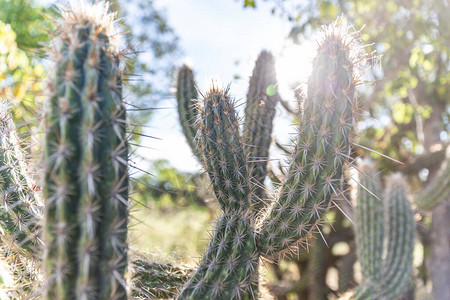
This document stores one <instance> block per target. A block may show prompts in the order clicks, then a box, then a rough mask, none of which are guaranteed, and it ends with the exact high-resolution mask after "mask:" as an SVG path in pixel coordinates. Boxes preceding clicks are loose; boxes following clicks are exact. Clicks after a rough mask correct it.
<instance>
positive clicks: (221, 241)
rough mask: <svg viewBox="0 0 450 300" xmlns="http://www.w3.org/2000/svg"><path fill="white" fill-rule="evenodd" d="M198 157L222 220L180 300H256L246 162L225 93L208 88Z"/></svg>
mask: <svg viewBox="0 0 450 300" xmlns="http://www.w3.org/2000/svg"><path fill="white" fill-rule="evenodd" d="M198 122H199V124H198V126H199V134H198V136H199V141H198V144H199V146H200V147H201V153H202V154H203V156H204V157H203V159H204V161H205V167H206V171H207V172H208V174H209V176H210V179H211V182H212V186H213V190H214V192H215V195H216V197H217V199H218V201H219V204H220V207H221V209H222V211H223V212H224V214H223V215H222V216H221V217H220V218H219V220H218V222H217V224H216V229H215V231H214V235H213V237H212V239H211V241H210V243H209V246H208V250H207V252H206V254H205V256H204V258H203V259H202V261H201V262H200V266H199V268H198V269H197V271H196V272H195V274H194V275H193V277H192V278H191V279H190V280H189V282H188V283H187V285H186V286H185V287H184V289H183V291H182V292H181V294H180V295H179V299H242V298H243V297H251V298H256V297H257V284H256V282H257V274H258V273H257V270H258V261H259V253H258V251H257V249H256V243H255V236H254V233H253V229H252V226H253V224H252V220H251V219H250V218H249V217H250V215H249V213H248V212H249V209H250V207H251V200H250V196H251V185H250V178H249V172H248V164H247V161H246V160H247V158H246V156H245V155H244V151H243V147H244V146H243V143H242V140H241V138H240V136H239V124H238V120H237V117H236V113H235V111H234V106H233V101H232V100H231V99H230V97H229V96H228V94H227V90H225V91H221V90H218V89H217V88H214V87H213V88H212V89H211V91H210V92H209V93H207V94H206V96H205V97H204V107H203V109H202V111H201V113H200V116H199V119H198Z"/></svg>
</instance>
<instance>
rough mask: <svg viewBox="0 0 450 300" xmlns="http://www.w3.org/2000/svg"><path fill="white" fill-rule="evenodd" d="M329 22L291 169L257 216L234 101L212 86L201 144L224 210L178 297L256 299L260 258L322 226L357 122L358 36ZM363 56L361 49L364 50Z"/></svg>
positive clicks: (204, 111) (205, 103)
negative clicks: (275, 196)
mask: <svg viewBox="0 0 450 300" xmlns="http://www.w3.org/2000/svg"><path fill="white" fill-rule="evenodd" d="M342 29H343V28H340V29H338V28H336V27H335V25H333V26H330V27H327V28H325V33H324V38H323V40H322V41H321V42H320V44H319V48H318V55H317V57H316V59H315V63H314V71H313V73H312V75H311V77H310V80H309V90H308V99H307V102H306V103H305V110H304V112H303V116H302V121H301V123H300V125H299V130H298V131H299V132H298V134H297V137H296V147H295V151H293V156H292V158H291V160H290V166H289V171H288V176H287V178H286V179H285V182H284V183H283V185H282V188H281V191H280V193H279V197H278V199H277V200H276V202H275V203H274V205H273V206H272V207H271V208H270V211H269V212H268V213H267V214H266V216H263V217H262V218H263V219H262V220H261V221H257V218H256V216H255V214H254V209H255V207H256V205H258V202H257V201H255V197H256V195H255V190H254V189H255V187H254V185H255V184H260V183H255V182H254V181H252V179H253V178H252V177H251V175H250V167H249V162H248V159H247V157H248V156H249V155H248V153H247V152H246V150H247V149H245V146H244V143H243V141H242V138H241V136H240V134H239V124H238V121H237V117H236V112H235V110H234V107H233V101H232V100H230V98H229V96H228V91H227V90H226V91H222V90H218V89H217V88H216V87H213V88H212V89H211V90H210V92H208V93H207V94H206V95H205V96H204V97H203V107H199V111H200V113H199V116H198V120H197V122H198V124H197V127H198V128H199V131H198V134H197V136H198V144H199V147H200V151H199V152H200V153H202V155H203V156H204V161H205V168H206V171H207V173H208V174H209V177H210V179H211V183H212V188H213V190H214V192H215V195H216V197H217V199H218V201H219V204H220V206H221V209H222V211H223V215H222V216H221V217H220V218H219V220H218V222H217V224H216V228H215V232H214V235H213V237H212V239H211V241H210V243H209V246H208V250H207V252H206V254H205V256H204V257H203V259H202V261H201V262H200V266H199V268H198V269H197V271H196V273H195V274H194V275H193V277H192V278H191V280H190V281H189V282H188V283H187V285H186V286H185V288H184V290H183V291H182V293H181V294H180V296H179V299H247V298H249V299H256V298H257V297H258V289H257V288H258V287H257V278H258V268H257V266H258V262H259V257H260V256H261V255H263V256H274V255H277V254H279V253H282V252H284V251H286V250H288V249H290V248H292V247H294V246H295V245H297V244H298V243H299V242H301V241H303V240H305V239H306V237H307V235H308V234H309V233H310V232H311V231H312V230H313V229H314V228H315V226H317V224H318V223H319V222H320V220H321V218H322V216H323V214H324V213H325V211H326V210H327V208H328V206H329V203H330V201H331V200H332V198H333V197H334V196H336V195H337V194H338V193H339V184H340V179H341V176H342V172H343V169H344V167H345V164H346V163H347V161H348V157H349V153H350V144H351V138H352V135H353V130H354V124H355V109H357V103H356V102H355V99H354V93H355V85H356V81H355V79H354V74H353V72H354V67H355V63H354V62H355V59H356V60H358V61H360V60H363V59H364V55H363V54H360V56H357V57H354V56H353V55H354V54H355V53H354V52H353V50H352V45H351V44H352V43H353V42H354V41H355V40H356V39H355V38H354V37H353V36H352V37H350V36H349V35H344V36H342V35H341V32H342ZM361 55H363V56H361Z"/></svg>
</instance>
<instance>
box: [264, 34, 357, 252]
mask: <svg viewBox="0 0 450 300" xmlns="http://www.w3.org/2000/svg"><path fill="white" fill-rule="evenodd" d="M339 31H340V30H339V29H337V28H336V27H334V26H330V27H328V28H326V29H325V33H324V38H323V40H322V41H321V42H320V44H319V47H318V54H317V57H316V58H315V60H314V62H313V72H312V74H311V76H310V78H309V82H308V97H307V99H306V101H305V103H304V112H303V115H302V119H301V122H300V124H299V133H298V136H297V139H296V145H295V149H294V151H293V152H292V155H291V159H290V165H289V168H288V171H287V175H286V179H285V182H284V184H283V186H282V188H281V191H280V194H279V198H278V201H277V202H276V203H275V205H274V207H273V208H272V210H271V211H270V213H269V215H268V216H267V217H266V218H265V219H264V221H263V224H262V227H261V230H260V241H259V242H260V250H261V252H262V253H264V255H266V256H272V255H274V254H277V253H279V252H280V251H286V250H288V249H289V248H290V247H292V246H294V245H295V244H296V243H297V242H298V241H299V240H300V239H302V238H304V237H305V235H306V234H307V233H308V232H310V231H311V230H312V229H313V228H314V227H315V226H316V225H317V223H318V222H320V219H321V216H322V215H323V213H324V212H325V210H326V209H327V208H328V205H329V203H330V201H331V198H332V196H333V195H334V194H336V192H337V191H338V190H339V186H338V185H339V181H340V178H341V176H342V171H343V168H344V164H345V162H346V161H347V158H348V157H349V154H350V143H351V137H352V135H353V128H354V126H353V124H354V123H355V111H354V110H355V109H356V108H357V103H355V99H354V93H355V85H356V82H355V80H354V76H353V68H354V57H352V55H353V52H352V48H351V47H350V45H348V44H347V42H348V41H346V37H347V36H344V37H342V36H340V34H339V33H337V32H339ZM352 41H353V40H352Z"/></svg>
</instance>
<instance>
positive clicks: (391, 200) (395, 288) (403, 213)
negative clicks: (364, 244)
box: [377, 175, 415, 299]
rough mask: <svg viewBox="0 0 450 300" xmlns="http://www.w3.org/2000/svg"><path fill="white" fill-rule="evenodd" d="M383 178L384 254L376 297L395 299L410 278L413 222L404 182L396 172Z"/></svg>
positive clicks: (413, 233)
mask: <svg viewBox="0 0 450 300" xmlns="http://www.w3.org/2000/svg"><path fill="white" fill-rule="evenodd" d="M387 182H388V184H387V187H386V196H385V199H386V200H387V201H386V202H385V220H386V224H387V228H386V229H387V234H386V235H387V254H386V259H385V261H384V275H383V281H382V288H381V289H380V291H379V292H378V295H377V297H379V299H396V298H398V297H400V296H401V295H402V294H403V292H404V291H405V290H406V288H407V287H408V284H410V281H411V275H412V262H413V252H414V242H415V222H414V213H413V211H412V209H411V203H410V202H409V199H408V188H407V185H406V182H405V181H404V180H403V179H402V178H401V177H399V176H397V175H393V176H391V177H390V178H388V179H387Z"/></svg>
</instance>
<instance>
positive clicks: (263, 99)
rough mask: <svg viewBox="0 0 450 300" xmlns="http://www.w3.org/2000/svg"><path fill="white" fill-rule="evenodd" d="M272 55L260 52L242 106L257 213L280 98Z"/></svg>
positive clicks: (263, 188) (262, 201)
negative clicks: (243, 107)
mask: <svg viewBox="0 0 450 300" xmlns="http://www.w3.org/2000/svg"><path fill="white" fill-rule="evenodd" d="M276 84H277V79H276V73H275V58H274V57H273V55H272V54H271V53H270V52H268V51H262V52H261V53H260V54H259V56H258V59H257V60H256V63H255V67H254V69H253V74H252V76H251V78H250V84H249V89H248V93H247V103H246V106H245V120H244V133H243V137H244V141H245V151H246V152H245V153H247V154H248V155H249V157H250V158H249V162H248V163H249V169H250V172H251V176H252V177H253V180H254V181H255V182H256V183H257V184H256V185H255V196H254V197H253V198H252V199H253V200H254V201H255V203H254V205H253V207H254V211H255V212H256V213H257V212H260V211H261V209H262V208H263V207H265V205H264V201H265V200H266V189H265V187H264V180H265V179H266V176H267V162H268V160H269V148H270V144H271V142H272V123H273V119H274V117H275V107H276V105H277V103H278V102H279V100H280V96H279V95H278V92H277V91H276Z"/></svg>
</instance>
